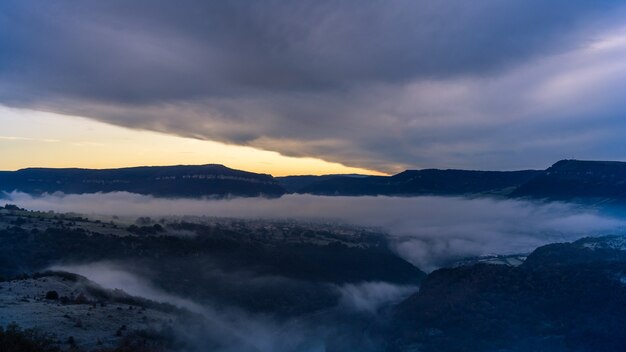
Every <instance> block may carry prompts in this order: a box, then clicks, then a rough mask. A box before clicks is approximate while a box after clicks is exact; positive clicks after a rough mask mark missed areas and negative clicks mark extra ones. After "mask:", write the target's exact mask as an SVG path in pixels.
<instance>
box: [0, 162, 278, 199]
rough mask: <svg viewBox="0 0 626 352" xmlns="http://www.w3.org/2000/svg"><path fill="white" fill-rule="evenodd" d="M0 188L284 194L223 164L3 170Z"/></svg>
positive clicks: (268, 180) (260, 177)
mask: <svg viewBox="0 0 626 352" xmlns="http://www.w3.org/2000/svg"><path fill="white" fill-rule="evenodd" d="M0 190H1V191H6V192H10V191H14V190H18V191H21V192H26V193H30V194H42V193H53V192H63V193H79V194H80V193H97V192H121V191H125V192H132V193H139V194H149V195H154V196H159V197H203V196H217V197H224V196H228V195H232V196H244V197H257V196H267V197H277V196H281V195H283V194H284V193H285V190H284V188H283V187H282V186H281V185H280V184H279V183H278V181H277V180H276V179H275V178H273V177H272V176H271V175H264V174H255V173H252V172H246V171H240V170H234V169H230V168H227V167H225V166H222V165H200V166H185V165H181V166H153V167H131V168H122V169H105V170H92V169H46V168H31V169H22V170H18V171H13V172H9V171H5V172H0Z"/></svg>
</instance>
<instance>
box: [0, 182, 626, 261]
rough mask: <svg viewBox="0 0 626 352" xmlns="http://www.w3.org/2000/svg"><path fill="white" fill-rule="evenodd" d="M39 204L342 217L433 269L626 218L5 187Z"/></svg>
mask: <svg viewBox="0 0 626 352" xmlns="http://www.w3.org/2000/svg"><path fill="white" fill-rule="evenodd" d="M5 198H6V199H7V202H12V203H16V204H17V205H19V206H21V207H25V208H27V209H33V210H41V211H48V210H54V211H57V212H77V213H83V214H105V215H123V216H156V217H158V216H183V215H195V216H211V217H234V218H255V219H258V218H267V219H290V218H292V219H301V220H306V221H336V222H341V223H349V224H353V225H359V226H371V227H378V228H380V229H381V230H383V231H385V232H386V233H388V236H389V239H390V243H391V246H392V247H393V249H394V250H395V251H396V252H397V253H398V254H399V255H400V256H402V257H403V258H405V259H406V260H408V261H410V262H411V263H413V264H414V265H416V266H418V267H419V268H420V269H422V270H426V271H430V270H433V269H435V268H437V267H440V266H442V265H445V264H447V263H449V262H450V261H453V260H457V259H460V258H463V257H469V256H481V255H492V254H514V253H525V252H529V251H531V250H533V249H534V248H536V247H538V246H541V245H543V244H547V243H552V242H562V241H571V240H575V239H577V238H580V237H584V236H593V235H599V234H607V233H612V232H618V231H622V230H623V229H624V226H625V225H626V221H625V219H621V218H616V217H614V216H608V215H606V214H603V213H601V212H599V211H598V210H595V209H590V208H585V207H582V206H578V205H572V204H566V203H556V202H553V203H540V202H531V201H520V200H500V199H493V198H473V199H468V198H461V197H431V196H429V197H412V198H405V197H325V196H313V195H287V196H284V197H282V198H278V199H265V198H235V199H223V200H213V199H211V200H208V199H205V200H203V199H163V198H154V197H151V196H144V195H138V194H131V193H124V192H118V193H107V194H84V195H65V194H58V193H55V194H46V195H43V196H41V197H33V196H30V195H27V194H24V193H19V192H13V193H6V194H5Z"/></svg>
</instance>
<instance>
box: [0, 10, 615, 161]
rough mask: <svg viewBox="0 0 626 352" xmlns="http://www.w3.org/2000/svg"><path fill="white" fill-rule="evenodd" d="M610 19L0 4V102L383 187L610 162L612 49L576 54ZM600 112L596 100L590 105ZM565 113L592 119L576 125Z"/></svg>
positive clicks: (607, 15) (603, 36)
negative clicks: (364, 173) (388, 176)
mask: <svg viewBox="0 0 626 352" xmlns="http://www.w3.org/2000/svg"><path fill="white" fill-rule="evenodd" d="M621 10H622V9H621V8H620V6H619V2H618V1H602V2H587V1H564V0H563V1H556V2H550V3H546V2H543V1H528V0H526V1H524V0H514V1H507V2H502V1H497V0H481V1H473V2H471V3H468V2H465V1H454V0H446V1H437V2H432V1H425V0H421V1H411V0H392V1H377V0H371V1H356V0H346V1H325V0H322V1H312V0H301V1H282V0H262V1H253V2H251V1H228V2H224V1H197V0H186V1H177V2H169V1H143V0H140V1H133V2H128V1H106V2H101V1H82V2H75V1H69V0H67V1H55V2H45V3H41V2H35V1H30V0H22V1H11V0H9V1H3V2H2V3H1V4H0V103H2V104H6V105H11V106H17V107H26V108H34V109H41V110H50V111H55V112H61V113H67V114H77V115H82V116H86V117H91V118H95V119H99V120H103V121H107V122H111V123H115V124H119V125H123V126H128V127H132V128H141V129H151V130H158V131H163V132H167V133H174V134H179V135H185V136H191V137H195V138H203V139H213V140H218V141H223V142H227V143H236V144H245V145H252V146H256V147H260V148H265V149H270V150H276V151H279V152H281V153H283V154H287V155H296V156H317V157H322V158H324V159H327V160H333V161H340V162H343V163H347V164H351V165H358V166H366V167H373V168H378V169H384V170H395V169H398V168H403V167H407V166H410V165H415V166H420V165H429V166H440V165H445V166H459V167H461V166H468V165H474V166H494V165H498V166H499V167H504V168H509V167H523V166H528V165H531V164H532V166H544V165H545V163H546V162H548V161H552V159H554V158H558V157H563V156H583V157H584V156H595V155H606V151H607V150H610V153H608V156H611V157H613V156H615V157H619V156H623V153H622V150H620V149H616V148H612V149H611V147H615V146H616V144H615V139H616V138H617V137H622V136H621V135H619V134H616V133H615V132H614V130H615V129H613V128H609V127H610V126H613V125H612V124H613V123H615V121H614V120H619V118H620V117H621V115H619V113H618V111H619V110H617V109H610V108H609V107H612V106H613V105H612V103H618V102H619V100H615V99H617V97H613V98H614V99H610V98H611V97H610V96H609V97H608V98H607V97H606V94H604V93H606V92H607V91H608V92H610V91H613V90H614V89H616V88H619V87H621V84H622V82H623V80H622V79H621V78H622V75H623V71H624V70H623V69H622V67H615V66H616V65H618V64H619V62H620V61H621V58H622V57H623V56H622V55H620V54H621V50H622V49H623V48H622V47H623V46H624V44H623V43H619V42H618V43H614V44H615V45H617V46H618V48H615V47H612V48H611V47H608V48H607V47H605V48H604V49H600V52H596V53H595V54H594V53H591V54H590V53H589V50H592V49H590V48H593V46H594V45H595V44H597V43H604V42H606V40H607V38H612V37H614V36H615V35H619V32H618V31H617V29H616V28H619V27H620V26H621V25H622V24H624V23H622V22H623V21H622V20H621V16H620V14H622V12H621ZM600 64H601V65H603V67H604V69H605V70H609V71H610V70H611V67H612V70H613V71H611V72H610V74H609V76H608V77H604V76H600V77H596V78H595V79H596V81H597V82H596V81H594V82H595V83H597V84H596V85H592V86H585V87H580V85H581V83H580V81H576V82H569V83H568V81H567V80H566V81H565V82H564V83H563V82H562V83H561V84H559V83H558V82H557V83H554V85H552V86H551V85H550V80H554V79H556V80H558V79H559V77H561V76H584V77H587V76H590V75H591V76H594V75H596V76H597V75H598V74H600V73H597V72H596V73H594V72H587V70H585V69H586V68H590V67H597V66H598V65H600ZM585 66H590V67H585ZM615 73H617V75H615ZM589 79H593V77H591V78H589ZM577 82H578V84H577ZM582 88H584V90H583V91H582V93H580V91H581V89H582ZM541 89H545V90H546V91H545V92H543V95H541V96H539V97H537V99H538V100H533V99H531V98H532V95H533V93H535V92H542V90H541ZM572 91H578V92H579V93H580V94H581V95H582V96H583V98H584V99H582V100H581V99H580V97H578V96H575V97H572V96H571V94H570V93H572ZM573 93H574V95H576V92H573ZM583 93H584V94H583ZM562 94H565V96H562ZM599 97H602V98H606V99H609V100H610V101H609V102H608V104H606V105H602V106H598V104H591V102H593V101H594V99H596V98H599ZM578 105H583V106H584V107H586V110H590V111H586V110H585V111H583V112H584V113H585V116H583V117H581V116H580V115H582V112H581V111H580V110H578V109H574V108H573V107H572V106H578ZM618 105H619V104H618ZM593 108H595V109H593ZM618 108H620V109H621V106H618ZM587 116H594V118H595V120H593V121H589V119H588V118H586V117H587ZM562 120H566V121H568V123H567V124H563V123H561V121H562ZM564 125H566V126H567V128H563V126H564ZM607 129H608V131H607ZM517 134H522V135H523V136H524V137H523V138H520V137H516V135H517ZM546 143H548V144H550V143H552V144H550V145H549V146H546ZM546 151H549V152H548V153H546ZM603 153H604V154H603ZM520 155H524V157H523V158H521V159H520V158H519V156H520Z"/></svg>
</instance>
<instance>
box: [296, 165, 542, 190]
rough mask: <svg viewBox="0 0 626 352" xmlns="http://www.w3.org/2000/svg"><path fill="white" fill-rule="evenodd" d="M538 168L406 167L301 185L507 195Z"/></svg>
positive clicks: (535, 173)
mask: <svg viewBox="0 0 626 352" xmlns="http://www.w3.org/2000/svg"><path fill="white" fill-rule="evenodd" d="M540 173H541V171H536V170H522V171H472V170H439V169H425V170H407V171H404V172H401V173H399V174H397V175H393V176H367V177H346V176H341V177H331V178H326V179H320V180H319V181H318V182H312V183H310V184H309V185H308V186H305V187H302V188H301V189H300V190H299V193H311V194H320V195H346V196H362V195H472V194H492V195H507V194H508V193H510V192H512V191H513V190H514V189H515V188H516V187H518V186H520V185H522V184H524V183H526V182H528V181H530V180H531V179H533V178H534V177H535V176H537V175H539V174H540Z"/></svg>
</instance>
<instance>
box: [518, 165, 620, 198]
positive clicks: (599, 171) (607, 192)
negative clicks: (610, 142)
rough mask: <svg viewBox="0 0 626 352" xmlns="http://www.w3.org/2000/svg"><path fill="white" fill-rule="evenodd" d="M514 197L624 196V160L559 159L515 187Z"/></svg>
mask: <svg viewBox="0 0 626 352" xmlns="http://www.w3.org/2000/svg"><path fill="white" fill-rule="evenodd" d="M512 196H514V197H532V198H545V199H553V200H576V199H584V198H587V199H597V200H601V199H607V200H613V201H624V200H626V163H625V162H617V161H580V160H561V161H559V162H557V163H555V164H554V165H552V166H551V167H550V168H548V169H547V170H545V171H543V172H541V174H540V175H538V176H537V177H535V178H533V179H532V180H530V181H529V182H527V183H525V184H523V185H521V186H520V187H518V188H517V189H516V190H515V191H514V192H513V193H512Z"/></svg>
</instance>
